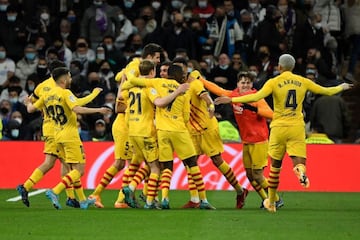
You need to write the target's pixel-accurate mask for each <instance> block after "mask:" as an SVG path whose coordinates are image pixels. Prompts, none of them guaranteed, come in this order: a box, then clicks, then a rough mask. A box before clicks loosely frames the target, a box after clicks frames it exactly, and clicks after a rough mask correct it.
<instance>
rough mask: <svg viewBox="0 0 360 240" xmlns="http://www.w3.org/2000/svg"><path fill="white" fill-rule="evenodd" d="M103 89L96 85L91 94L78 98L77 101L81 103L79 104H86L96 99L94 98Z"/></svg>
mask: <svg viewBox="0 0 360 240" xmlns="http://www.w3.org/2000/svg"><path fill="white" fill-rule="evenodd" d="M102 90H103V89H102V88H99V87H96V88H94V89H93V91H92V92H91V93H90V94H89V95H87V96H86V97H82V98H76V101H77V103H78V104H79V106H84V105H86V104H88V103H89V102H91V101H92V100H94V98H96V97H97V96H98V95H99V94H100V92H101V91H102Z"/></svg>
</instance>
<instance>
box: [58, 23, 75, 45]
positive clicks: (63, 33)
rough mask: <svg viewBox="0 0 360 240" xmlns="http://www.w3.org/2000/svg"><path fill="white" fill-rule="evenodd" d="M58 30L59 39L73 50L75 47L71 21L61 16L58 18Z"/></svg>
mask: <svg viewBox="0 0 360 240" xmlns="http://www.w3.org/2000/svg"><path fill="white" fill-rule="evenodd" d="M59 28H60V29H59V32H58V33H57V35H58V34H59V35H60V38H61V40H62V41H63V43H64V45H65V47H66V48H68V49H70V50H73V49H74V48H75V41H76V37H77V36H75V35H74V34H73V32H72V31H71V22H70V21H69V20H68V19H66V18H63V19H61V20H60V26H59Z"/></svg>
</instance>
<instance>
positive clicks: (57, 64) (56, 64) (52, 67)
mask: <svg viewBox="0 0 360 240" xmlns="http://www.w3.org/2000/svg"><path fill="white" fill-rule="evenodd" d="M60 67H61V68H64V67H66V65H65V63H64V62H62V61H59V60H54V61H52V62H51V63H50V65H49V70H50V72H51V73H52V72H53V71H54V70H55V69H56V68H60Z"/></svg>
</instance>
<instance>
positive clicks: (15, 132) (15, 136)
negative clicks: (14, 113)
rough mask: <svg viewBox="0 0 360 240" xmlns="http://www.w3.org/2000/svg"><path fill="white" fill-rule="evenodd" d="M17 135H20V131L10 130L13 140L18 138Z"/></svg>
mask: <svg viewBox="0 0 360 240" xmlns="http://www.w3.org/2000/svg"><path fill="white" fill-rule="evenodd" d="M19 133H20V130H19V129H12V130H11V136H12V137H13V138H18V137H19Z"/></svg>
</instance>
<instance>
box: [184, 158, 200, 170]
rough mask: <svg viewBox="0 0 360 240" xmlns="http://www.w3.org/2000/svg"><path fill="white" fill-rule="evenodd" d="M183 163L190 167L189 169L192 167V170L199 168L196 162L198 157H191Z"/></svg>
mask: <svg viewBox="0 0 360 240" xmlns="http://www.w3.org/2000/svg"><path fill="white" fill-rule="evenodd" d="M183 162H184V164H185V165H186V166H188V167H190V168H191V167H195V166H197V162H196V157H195V156H193V157H189V158H187V159H185V160H183Z"/></svg>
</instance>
